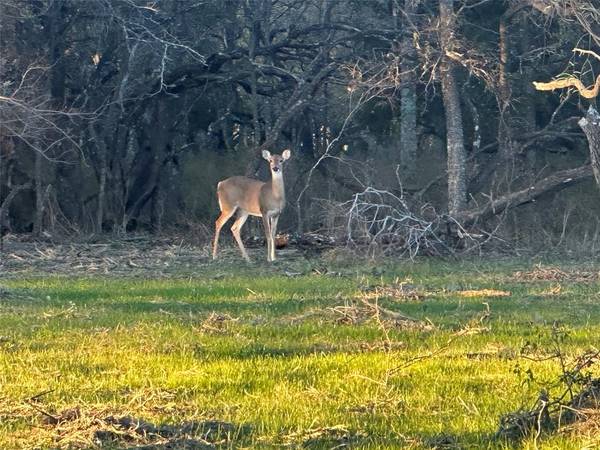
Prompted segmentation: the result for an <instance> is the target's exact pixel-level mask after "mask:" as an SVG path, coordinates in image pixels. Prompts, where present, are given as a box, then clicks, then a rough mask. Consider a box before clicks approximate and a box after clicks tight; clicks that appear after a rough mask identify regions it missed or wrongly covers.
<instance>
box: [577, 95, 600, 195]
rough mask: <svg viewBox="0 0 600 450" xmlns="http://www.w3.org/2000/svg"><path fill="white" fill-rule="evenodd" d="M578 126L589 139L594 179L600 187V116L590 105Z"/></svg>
mask: <svg viewBox="0 0 600 450" xmlns="http://www.w3.org/2000/svg"><path fill="white" fill-rule="evenodd" d="M578 124H579V126H580V127H581V129H582V130H583V132H584V133H585V136H586V137H587V140H588V145H589V149H590V159H591V161H592V170H593V171H594V178H595V179H596V184H597V185H598V187H600V114H598V111H596V109H595V108H594V107H593V106H591V105H590V107H589V108H588V110H587V112H586V114H585V117H582V118H581V119H580V120H579V122H578Z"/></svg>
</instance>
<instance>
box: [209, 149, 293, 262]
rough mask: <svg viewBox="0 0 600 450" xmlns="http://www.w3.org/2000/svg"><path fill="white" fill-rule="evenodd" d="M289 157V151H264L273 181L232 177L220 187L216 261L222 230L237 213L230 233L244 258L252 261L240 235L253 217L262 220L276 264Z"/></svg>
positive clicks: (214, 252) (216, 225)
mask: <svg viewBox="0 0 600 450" xmlns="http://www.w3.org/2000/svg"><path fill="white" fill-rule="evenodd" d="M290 155H291V152H290V150H284V151H283V153H282V154H281V155H271V153H270V152H268V151H267V150H263V152H262V156H263V158H264V159H266V160H267V161H268V162H269V167H270V169H271V181H267V182H266V183H265V182H263V181H259V180H254V179H252V178H247V177H231V178H227V179H226V180H223V181H221V182H219V184H217V197H218V199H219V208H221V215H220V216H219V218H218V219H217V222H216V224H215V240H214V242H213V259H215V258H216V257H217V248H218V245H219V234H220V233H221V228H223V225H225V222H227V221H228V220H229V219H230V218H231V216H233V215H234V214H235V212H236V211H238V217H237V219H236V220H235V222H234V223H233V225H232V226H231V232H232V233H233V237H234V238H235V240H236V242H237V244H238V246H239V247H240V250H241V252H242V256H243V257H244V259H246V261H250V258H248V253H246V249H245V248H244V244H243V242H242V238H241V236H240V232H241V231H242V227H243V226H244V223H246V219H248V216H249V215H250V216H257V217H262V220H263V225H264V227H265V237H266V238H267V261H275V242H274V241H275V233H276V232H277V221H278V220H279V215H280V214H281V211H282V210H283V207H284V206H285V189H284V186H283V163H284V161H287V160H288V159H289V157H290Z"/></svg>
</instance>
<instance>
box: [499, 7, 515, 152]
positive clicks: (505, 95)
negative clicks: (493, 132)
mask: <svg viewBox="0 0 600 450" xmlns="http://www.w3.org/2000/svg"><path fill="white" fill-rule="evenodd" d="M509 18H510V16H508V17H507V15H504V16H502V17H501V18H500V25H499V27H498V52H499V59H500V61H499V64H498V109H499V110H500V114H499V116H498V147H499V151H500V156H501V158H502V159H504V160H508V159H510V158H511V157H512V156H513V150H512V136H511V129H510V125H509V123H508V122H509V107H510V98H511V90H510V85H509V84H508V79H507V76H506V71H507V65H508V41H507V40H508V35H507V28H508V21H509Z"/></svg>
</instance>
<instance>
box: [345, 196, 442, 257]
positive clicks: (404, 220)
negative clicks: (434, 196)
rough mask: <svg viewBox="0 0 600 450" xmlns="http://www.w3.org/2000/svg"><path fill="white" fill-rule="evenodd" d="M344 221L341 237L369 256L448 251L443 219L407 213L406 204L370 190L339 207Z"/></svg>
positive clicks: (422, 209) (396, 198) (424, 208)
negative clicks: (343, 232)
mask: <svg viewBox="0 0 600 450" xmlns="http://www.w3.org/2000/svg"><path fill="white" fill-rule="evenodd" d="M340 208H341V210H342V211H343V214H344V218H345V238H346V241H347V242H348V244H349V245H350V246H352V247H354V248H362V249H366V250H367V251H368V253H369V254H373V255H374V254H383V255H392V254H393V255H400V256H404V255H408V256H409V257H410V258H414V257H415V256H417V254H419V253H425V254H441V253H443V252H447V250H449V248H448V246H447V245H446V243H444V241H443V239H442V238H441V236H442V234H443V233H442V231H443V230H445V229H446V219H445V218H444V217H442V216H438V215H437V214H433V215H432V216H433V218H432V219H431V220H427V219H425V218H423V217H422V216H424V213H425V212H426V211H427V208H428V207H427V206H426V207H423V208H421V211H420V213H421V215H417V214H415V213H414V212H413V211H411V209H410V207H409V206H408V204H407V203H406V201H405V200H404V199H403V198H401V197H398V196H397V195H395V194H393V193H391V192H389V191H385V190H379V189H375V188H372V187H367V188H366V189H365V190H364V191H363V192H359V193H356V194H354V195H353V196H352V198H351V199H350V200H348V201H346V202H344V203H342V204H341V205H340Z"/></svg>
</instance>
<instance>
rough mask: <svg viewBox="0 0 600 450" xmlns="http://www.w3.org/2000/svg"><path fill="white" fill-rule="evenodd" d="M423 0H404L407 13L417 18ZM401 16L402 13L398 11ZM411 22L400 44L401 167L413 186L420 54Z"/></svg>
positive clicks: (415, 165)
mask: <svg viewBox="0 0 600 450" xmlns="http://www.w3.org/2000/svg"><path fill="white" fill-rule="evenodd" d="M418 4H419V0H404V14H405V15H406V16H408V19H410V20H412V19H414V14H415V12H416V11H417V6H418ZM394 13H395V14H398V11H396V10H395V11H394ZM408 19H406V18H405V19H404V20H403V21H402V37H401V41H400V54H401V56H402V59H401V62H400V73H401V77H402V80H401V82H402V89H401V90H400V168H401V170H402V174H403V179H405V180H407V181H408V182H409V184H412V183H411V182H414V181H415V178H416V171H417V142H418V139H417V80H416V75H415V68H416V66H417V52H416V48H415V44H414V41H413V33H412V31H413V27H412V26H411V24H410V21H409V20H408Z"/></svg>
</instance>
